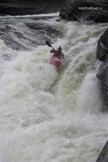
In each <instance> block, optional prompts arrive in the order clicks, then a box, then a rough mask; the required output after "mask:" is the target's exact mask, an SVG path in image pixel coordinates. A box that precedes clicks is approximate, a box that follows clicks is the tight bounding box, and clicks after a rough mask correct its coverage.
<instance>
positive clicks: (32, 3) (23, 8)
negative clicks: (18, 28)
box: [0, 0, 70, 15]
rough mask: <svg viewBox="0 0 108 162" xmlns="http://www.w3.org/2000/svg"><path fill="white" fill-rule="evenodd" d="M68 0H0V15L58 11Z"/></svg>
mask: <svg viewBox="0 0 108 162" xmlns="http://www.w3.org/2000/svg"><path fill="white" fill-rule="evenodd" d="M69 1H70V0H59V1H57V0H23V1H22V0H1V1H0V15H28V14H41V13H52V12H57V11H59V10H60V9H61V8H62V7H64V6H65V5H66V4H68V3H69Z"/></svg>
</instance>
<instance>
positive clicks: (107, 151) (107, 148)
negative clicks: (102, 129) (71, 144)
mask: <svg viewBox="0 0 108 162" xmlns="http://www.w3.org/2000/svg"><path fill="white" fill-rule="evenodd" d="M96 162H108V141H107V142H106V144H105V145H104V147H103V149H102V151H101V153H100V155H99V157H98V159H97V160H96Z"/></svg>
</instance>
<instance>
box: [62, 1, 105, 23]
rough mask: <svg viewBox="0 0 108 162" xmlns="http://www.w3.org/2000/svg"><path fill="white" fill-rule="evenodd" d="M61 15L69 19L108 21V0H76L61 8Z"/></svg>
mask: <svg viewBox="0 0 108 162" xmlns="http://www.w3.org/2000/svg"><path fill="white" fill-rule="evenodd" d="M60 17H61V18H62V19H66V20H69V21H94V22H96V23H105V22H108V1H107V0H101V1H100V0H97V1H93V0H89V1H87V0H76V1H73V2H72V3H71V4H69V5H68V6H67V7H65V8H63V9H61V11H60Z"/></svg>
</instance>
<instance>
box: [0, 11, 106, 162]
mask: <svg viewBox="0 0 108 162" xmlns="http://www.w3.org/2000/svg"><path fill="white" fill-rule="evenodd" d="M106 26H107V25H106V24H91V25H89V24H82V23H78V22H66V21H60V20H59V19H58V14H49V15H48V14H46V15H39V16H35V15H34V16H22V17H20V16H17V17H11V16H7V17H1V22H0V37H1V40H0V94H1V95H0V162H95V161H96V158H97V156H98V155H99V152H100V151H101V149H102V147H103V145H104V144H105V142H106V140H107V137H108V114H105V113H102V112H101V109H102V100H101V96H100V87H99V81H98V80H97V78H96V72H97V61H96V45H97V41H98V38H99V36H100V34H101V32H103V31H104V30H105V29H106ZM46 39H49V40H51V42H52V46H53V47H54V48H57V47H58V46H59V45H61V46H62V48H63V51H64V53H65V58H66V65H64V67H63V69H61V70H60V71H57V70H56V68H55V67H54V66H53V65H51V64H49V61H48V59H49V57H50V52H49V51H50V48H49V47H47V46H46V45H45V40H46Z"/></svg>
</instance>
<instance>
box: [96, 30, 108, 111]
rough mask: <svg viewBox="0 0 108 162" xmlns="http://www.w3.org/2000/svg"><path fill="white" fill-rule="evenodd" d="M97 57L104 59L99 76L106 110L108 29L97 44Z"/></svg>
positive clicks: (107, 100) (107, 95)
mask: <svg viewBox="0 0 108 162" xmlns="http://www.w3.org/2000/svg"><path fill="white" fill-rule="evenodd" d="M97 59H98V60H100V61H102V63H101V65H100V68H99V71H98V73H97V78H98V79H100V83H101V92H102V98H103V103H104V108H103V109H104V110H107V111H108V29H107V30H105V32H104V33H103V34H102V35H101V37H100V38H99V41H98V45H97Z"/></svg>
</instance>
